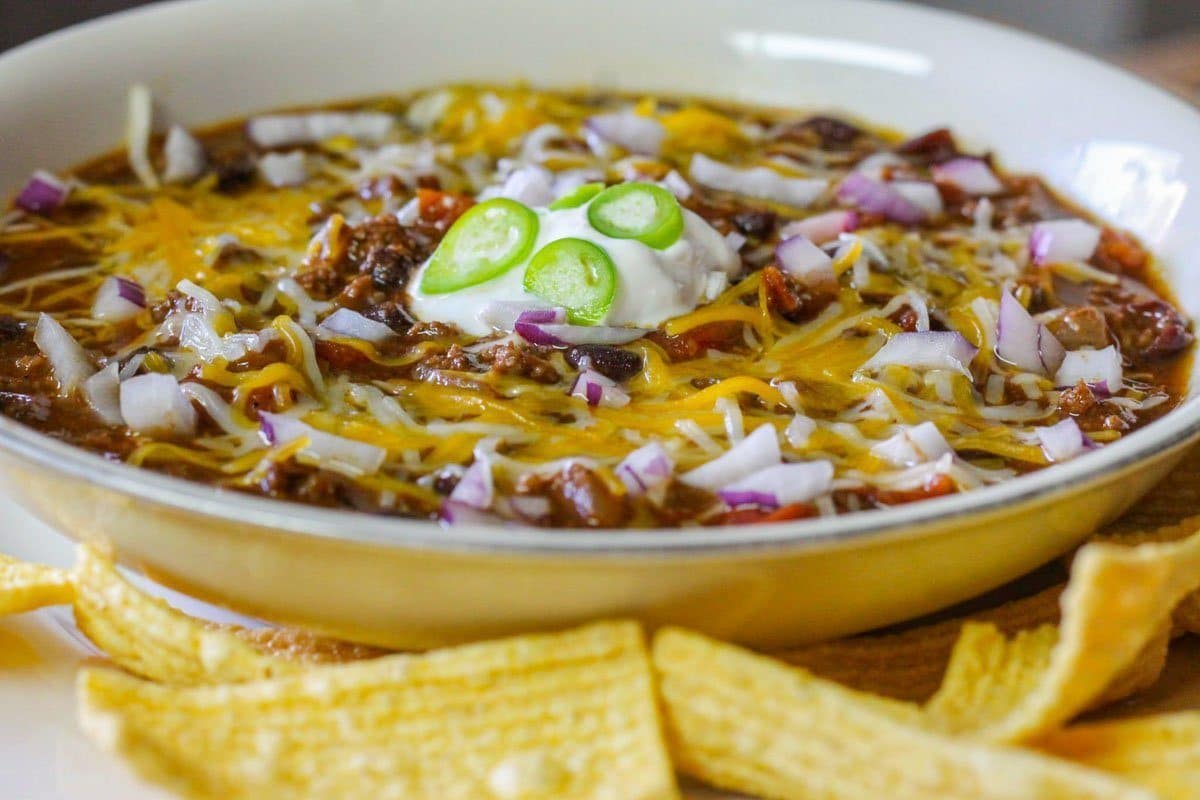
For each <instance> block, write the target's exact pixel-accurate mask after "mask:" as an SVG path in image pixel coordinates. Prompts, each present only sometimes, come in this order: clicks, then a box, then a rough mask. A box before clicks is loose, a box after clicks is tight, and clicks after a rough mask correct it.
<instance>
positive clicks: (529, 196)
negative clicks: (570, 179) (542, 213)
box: [479, 164, 558, 206]
mask: <svg viewBox="0 0 1200 800" xmlns="http://www.w3.org/2000/svg"><path fill="white" fill-rule="evenodd" d="M495 197H507V198H508V199H509V200H516V201H517V202H518V203H524V204H525V205H527V206H548V205H550V204H551V203H553V202H554V199H555V198H556V197H558V194H557V193H556V192H555V189H554V174H553V173H551V172H550V170H548V169H546V168H545V167H538V166H534V165H532V164H531V165H526V166H524V167H518V168H517V169H515V170H513V171H512V172H511V173H509V176H508V177H507V178H505V179H504V183H503V184H501V185H500V186H490V187H488V188H487V189H484V190H483V191H482V192H480V194H479V199H480V200H491V199H492V198H495Z"/></svg>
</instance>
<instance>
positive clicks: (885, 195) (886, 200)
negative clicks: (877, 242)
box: [837, 172, 936, 225]
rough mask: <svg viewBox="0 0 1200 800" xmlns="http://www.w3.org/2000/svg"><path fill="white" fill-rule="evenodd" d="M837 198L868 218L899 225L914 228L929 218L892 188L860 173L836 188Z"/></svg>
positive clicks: (851, 175)
mask: <svg viewBox="0 0 1200 800" xmlns="http://www.w3.org/2000/svg"><path fill="white" fill-rule="evenodd" d="M907 191H911V190H907ZM935 191H936V188H935ZM913 194H914V195H915V194H916V192H913ZM837 196H838V200H840V201H842V202H843V203H849V204H851V205H854V206H857V207H858V208H859V209H861V210H863V211H869V212H871V213H872V214H882V215H883V216H885V217H887V218H888V219H890V220H892V221H894V222H899V223H901V224H903V225H916V224H918V223H920V222H923V221H924V220H925V219H926V218H927V217H928V216H929V213H928V211H927V210H926V209H925V208H924V207H923V206H922V205H920V204H918V203H917V202H915V201H914V200H913V199H912V198H910V197H908V196H907V195H906V194H904V193H903V192H901V191H898V190H897V189H896V184H891V183H884V182H883V181H878V180H875V179H874V178H871V177H869V176H867V175H864V174H863V173H861V172H851V173H850V174H849V175H847V176H846V177H845V178H843V179H842V182H841V184H840V185H839V186H838V191H837Z"/></svg>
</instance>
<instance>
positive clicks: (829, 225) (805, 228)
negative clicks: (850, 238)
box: [779, 209, 858, 245]
mask: <svg viewBox="0 0 1200 800" xmlns="http://www.w3.org/2000/svg"><path fill="white" fill-rule="evenodd" d="M857 228H858V213H857V212H855V211H847V210H844V209H837V210H834V211H826V212H824V213H822V214H816V215H814V216H811V217H805V218H804V219H801V220H796V221H795V222H789V223H788V224H787V225H784V226H783V228H782V229H780V231H779V235H780V237H781V238H783V239H787V238H789V237H792V236H803V237H805V238H806V239H808V240H809V241H811V242H813V243H815V244H819V245H820V244H825V243H826V242H832V241H833V240H834V239H836V238H838V235H839V234H842V233H849V232H850V231H853V230H856V229H857Z"/></svg>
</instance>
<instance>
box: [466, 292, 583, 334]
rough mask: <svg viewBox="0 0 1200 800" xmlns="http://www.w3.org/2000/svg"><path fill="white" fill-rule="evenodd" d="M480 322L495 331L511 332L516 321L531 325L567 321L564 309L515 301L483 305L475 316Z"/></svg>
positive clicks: (499, 301)
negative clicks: (541, 306)
mask: <svg viewBox="0 0 1200 800" xmlns="http://www.w3.org/2000/svg"><path fill="white" fill-rule="evenodd" d="M475 316H476V317H477V318H478V319H479V321H480V322H482V323H483V324H485V325H490V326H491V327H492V328H494V329H495V330H497V331H505V332H507V331H511V330H512V329H513V327H514V326H515V325H516V324H517V320H521V321H522V322H528V323H531V324H559V323H563V322H566V321H567V310H566V309H565V308H538V307H534V306H531V305H530V304H529V303H526V302H520V301H515V300H492V301H491V302H488V303H484V305H483V307H482V308H480V309H479V311H478V313H476V315H475Z"/></svg>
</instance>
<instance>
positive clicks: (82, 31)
mask: <svg viewBox="0 0 1200 800" xmlns="http://www.w3.org/2000/svg"><path fill="white" fill-rule="evenodd" d="M516 79H527V80H530V81H532V82H534V83H536V84H539V85H545V86H562V87H577V86H580V85H592V86H600V87H609V88H624V89H635V90H649V91H659V92H663V93H682V94H694V95H702V96H712V97H717V98H725V99H738V100H746V101H751V102H757V103H769V104H775V105H781V106H789V107H796V108H811V109H833V110H843V111H848V112H851V113H853V114H857V115H861V116H863V117H866V118H868V119H870V120H873V121H876V122H878V123H882V124H886V125H890V126H893V127H897V128H900V129H903V130H908V131H913V132H916V131H920V130H923V129H927V128H931V127H934V126H937V125H942V124H948V125H950V126H951V127H953V129H954V130H955V131H956V132H957V133H958V134H959V135H960V137H961V138H962V139H963V140H964V141H966V142H967V143H969V144H970V145H972V146H976V147H989V148H992V149H994V150H996V151H997V152H998V153H999V154H1000V157H1001V159H1002V161H1003V162H1004V163H1005V164H1006V165H1008V166H1009V167H1011V168H1014V169H1018V170H1029V171H1033V172H1037V173H1040V174H1042V175H1044V176H1045V177H1047V178H1048V179H1049V180H1050V182H1051V183H1052V184H1054V185H1056V186H1058V187H1061V188H1062V189H1064V190H1066V191H1067V193H1068V194H1070V195H1071V196H1073V197H1074V198H1075V199H1077V200H1079V201H1080V202H1082V203H1083V204H1084V205H1086V206H1088V207H1090V208H1091V209H1093V210H1095V211H1096V212H1098V213H1100V214H1101V215H1102V216H1104V217H1105V218H1107V219H1108V220H1111V221H1113V222H1115V223H1116V224H1118V225H1121V226H1124V227H1126V228H1128V229H1131V230H1133V231H1135V232H1136V233H1138V234H1139V235H1141V236H1142V237H1143V239H1144V240H1145V241H1146V242H1147V243H1148V244H1149V245H1150V246H1151V247H1153V248H1154V249H1155V251H1156V252H1157V253H1158V254H1160V255H1161V256H1162V258H1163V259H1164V261H1165V264H1166V265H1167V268H1168V270H1169V279H1170V282H1171V283H1172V285H1173V286H1174V287H1175V289H1176V291H1177V293H1178V295H1179V297H1180V299H1181V301H1182V304H1183V306H1184V307H1185V308H1186V309H1187V310H1188V311H1189V312H1191V313H1193V314H1194V313H1195V312H1196V311H1197V310H1200V282H1198V281H1196V280H1194V279H1188V277H1187V276H1189V275H1190V274H1194V273H1195V272H1196V271H1197V270H1200V114H1197V113H1196V111H1195V110H1194V109H1192V108H1190V107H1188V106H1187V105H1186V104H1184V103H1183V102H1182V101H1180V100H1178V99H1176V98H1174V97H1171V96H1170V95H1168V94H1166V93H1164V92H1162V91H1159V90H1157V89H1154V88H1151V87H1149V86H1147V85H1146V84H1144V83H1142V82H1140V81H1138V80H1136V79H1134V78H1132V77H1130V76H1129V75H1126V74H1124V73H1122V72H1119V71H1117V70H1115V69H1113V68H1112V67H1108V66H1105V65H1103V64H1101V63H1099V62H1096V61H1094V60H1091V59H1089V58H1087V57H1084V56H1081V55H1079V54H1076V53H1073V52H1071V51H1069V50H1065V49H1063V48H1061V47H1058V46H1056V45H1053V44H1050V43H1048V42H1044V41H1041V40H1038V39H1036V38H1033V37H1030V36H1026V35H1022V34H1018V33H1015V32H1013V31H1010V30H1006V29H1004V28H999V27H995V26H992V25H988V24H985V23H981V22H976V21H972V20H969V19H966V18H962V17H958V16H953V15H949V14H946V13H942V12H934V11H929V10H924V9H919V8H915V7H911V6H905V5H898V4H891V3H878V2H866V1H865V0H807V1H804V2H802V1H801V0H753V1H751V2H737V1H736V0H656V1H655V2H653V3H647V2H644V0H609V2H607V3H602V4H600V3H571V2H564V0H508V2H504V3H497V2H494V0H407V2H404V3H385V2H368V1H367V0H361V1H360V2H350V1H349V0H347V1H346V2H334V0H291V1H290V2H288V3H247V2H243V0H204V1H203V2H179V3H168V4H158V5H155V6H152V7H150V8H147V9H145V10H139V11H136V12H131V13H126V14H121V15H118V16H115V17H111V18H107V19H104V20H101V21H99V22H95V23H91V24H88V25H84V26H81V27H78V28H74V29H71V30H68V31H66V32H63V33H59V34H56V35H54V36H50V37H47V38H45V39H42V40H39V41H37V42H35V43H33V44H31V45H28V46H25V47H23V48H19V49H17V50H15V51H13V52H11V53H8V54H6V55H4V56H3V57H0V126H3V127H2V128H0V189H3V190H5V191H7V192H11V191H14V190H15V189H16V188H17V187H18V186H19V184H20V183H21V181H22V180H23V179H24V177H25V176H26V175H27V174H28V173H29V172H30V171H31V170H32V169H34V168H35V167H48V168H64V167H68V166H70V165H71V164H72V163H75V162H77V161H79V160H81V159H83V158H85V157H88V156H91V155H93V154H95V153H97V152H100V151H102V150H105V149H108V148H111V147H112V146H114V145H115V144H116V143H117V141H118V139H119V137H120V131H121V130H122V125H123V113H124V93H125V90H126V88H127V87H128V86H129V85H130V84H132V83H135V82H144V83H147V84H149V86H150V87H151V88H152V90H153V91H154V93H155V96H156V97H157V98H158V99H159V100H160V101H161V105H162V107H163V111H164V112H165V115H166V116H168V117H169V118H171V119H172V120H174V121H179V122H183V123H187V124H199V123H208V122H214V121H218V120H222V119H226V118H230V117H234V116H239V115H244V114H247V113H250V112H254V111H259V110H264V109H269V108H272V107H279V106H288V105H295V104H302V103H312V102H319V101H326V100H329V101H332V100H339V99H346V98H353V97H360V96H365V95H371V94H378V93H387V92H395V91H399V90H404V89H409V88H413V87H421V86H427V85H435V84H439V83H443V82H447V81H464V80H473V81H510V80H516ZM1192 382H1193V386H1192V389H1191V390H1190V393H1191V394H1192V395H1195V393H1196V389H1195V381H1194V378H1193V381H1192ZM1198 432H1200V400H1197V399H1190V400H1189V401H1188V402H1187V403H1185V404H1184V405H1183V406H1182V407H1181V408H1179V409H1177V410H1175V411H1173V412H1172V413H1170V414H1169V415H1167V416H1166V417H1165V418H1163V419H1162V420H1160V421H1158V422H1155V423H1154V424H1152V425H1150V426H1148V427H1147V428H1145V429H1144V430H1141V431H1138V432H1137V433H1135V434H1133V435H1131V436H1129V437H1127V438H1125V439H1123V440H1121V441H1119V442H1117V443H1115V444H1113V445H1111V446H1108V447H1105V448H1103V449H1102V450H1100V451H1098V452H1095V453H1091V454H1088V455H1086V456H1084V457H1082V458H1080V459H1078V460H1076V461H1073V462H1070V463H1068V464H1065V465H1061V466H1055V467H1053V468H1050V469H1047V470H1044V471H1040V472H1037V473H1034V474H1032V475H1028V476H1025V477H1021V478H1018V479H1016V480H1013V481H1011V482H1008V483H1005V484H1002V485H999V486H995V487H991V488H987V489H983V490H980V491H975V492H971V493H967V494H963V495H957V496H952V497H948V498H942V499H937V500H930V501H926V502H921V503H917V504H913V505H909V506H902V507H899V508H894V509H890V510H886V511H878V512H870V513H862V514H855V515H849V516H845V517H840V518H836V519H822V520H814V521H804V522H796V523H784V524H775V525H770V526H747V527H731V528H723V529H709V530H699V531H660V532H637V533H630V532H625V533H622V532H615V531H607V532H606V531H598V532H588V533H581V532H563V531H549V530H519V529H503V530H498V529H491V528H471V527H462V528H454V529H450V530H444V529H441V528H439V527H437V526H435V525H432V524H430V523H423V522H413V521H403V520H391V519H381V518H373V517H367V516H363V515H355V514H348V513H342V512H330V511H325V510H321V509H313V508H307V507H301V506H296V505H291V504H284V503H276V502H273V501H267V500H263V499H260V498H256V497H250V496H244V495H239V494H231V493H221V492H218V491H216V490H213V489H211V488H208V487H205V486H200V485H194V484H187V483H182V482H179V481H176V480H173V479H169V478H165V477H163V476H160V475H156V474H152V473H148V472H142V471H138V470H135V469H132V468H129V467H125V466H121V465H113V464H109V463H106V462H104V461H103V460H102V459H100V458H98V457H96V456H94V455H91V454H88V453H84V452H82V451H78V450H74V449H72V448H69V447H66V446H64V445H61V444H59V443H56V442H52V441H50V440H48V439H47V438H45V437H42V436H40V435H38V434H36V433H34V432H32V431H30V430H28V429H25V428H23V427H21V426H19V425H17V424H15V423H13V422H12V421H10V420H8V419H7V418H0V456H2V460H3V464H4V467H5V469H4V472H5V475H6V477H7V480H8V483H9V485H10V486H11V489H10V491H12V492H13V494H14V496H15V497H16V498H17V499H18V501H19V502H22V503H23V504H25V505H28V506H29V507H30V508H32V509H33V510H35V511H36V512H37V513H39V514H40V515H42V516H43V517H44V518H46V519H47V520H49V521H50V522H52V523H54V524H56V525H58V526H59V527H61V528H62V529H64V530H65V531H67V532H68V533H70V534H71V535H73V536H79V537H84V536H104V537H109V538H111V539H113V540H115V541H116V543H117V544H118V546H119V547H120V549H121V551H122V553H123V554H124V555H125V556H126V557H127V558H129V559H131V560H134V561H137V562H139V563H141V564H143V565H144V566H146V567H147V568H148V569H149V570H151V571H152V572H154V573H155V574H157V575H158V576H159V577H162V578H165V579H166V580H168V581H170V582H172V583H174V584H176V585H178V586H181V587H182V588H185V589H187V590H190V591H192V592H194V593H196V594H200V595H202V596H205V597H208V598H210V599H216V600H218V601H220V602H224V603H227V604H229V605H233V606H235V607H237V608H239V609H241V610H244V611H249V612H251V613H257V614H261V615H264V616H267V617H270V618H273V619H279V620H285V621H293V622H301V623H305V624H308V625H312V626H315V627H318V628H321V629H325V630H329V631H333V632H337V633H341V634H342V635H348V636H351V637H354V638H359V639H363V640H367V641H372V642H378V643H382V644H391V645H399V646H426V645H432V644H439V643H443V642H450V641H459V640H463V639H469V638H474V637H478V636H486V635H495V634H500V633H505V632H509V631H514V630H521V629H528V628H532V627H554V626H559V625H564V624H568V623H573V622H576V621H579V620H583V619H588V618H594V617H598V616H611V615H634V616H638V617H640V618H642V619H644V620H646V621H647V622H649V623H651V624H655V623H661V622H667V621H669V622H674V623H679V624H685V625H690V626H693V627H696V628H700V629H703V630H707V631H710V632H712V633H714V634H717V635H721V636H725V637H729V638H733V639H738V640H741V641H746V642H750V643H754V644H758V645H764V646H777V645H783V644H790V643H794V642H797V641H802V640H810V639H815V638H820V637H825V636H831V635H836V634H843V633H848V632H851V631H857V630H862V629H865V628H868V627H871V626H874V625H879V624H883V623H887V622H892V621H895V620H898V619H903V618H906V617H910V616H913V615H915V614H919V613H922V612H926V611H930V610H933V609H935V608H938V607H940V606H944V605H947V604H949V603H951V602H954V601H956V600H960V599H962V598H964V597H966V596H968V595H970V594H973V593H976V592H979V591H982V590H984V589H987V588H990V587H992V586H995V585H997V584H999V583H1001V582H1003V581H1005V580H1007V579H1010V578H1012V577H1014V576H1016V575H1017V574H1020V573H1021V572H1023V571H1025V570H1027V569H1030V568H1032V567H1034V566H1036V565H1037V564H1039V563H1042V562H1044V561H1046V560H1048V559H1050V558H1052V557H1053V556H1055V555H1056V554H1058V553H1061V552H1062V551H1064V550H1065V549H1067V548H1068V547H1070V546H1071V545H1072V544H1074V543H1075V542H1077V541H1079V540H1080V539H1081V538H1082V537H1083V536H1084V535H1086V534H1087V533H1088V532H1090V531H1091V530H1093V529H1094V528H1095V527H1096V526H1097V525H1098V524H1100V523H1102V522H1103V521H1105V520H1107V519H1110V518H1111V517H1113V516H1114V515H1115V514H1117V513H1119V512H1120V511H1121V510H1123V509H1124V508H1126V507H1127V506H1128V505H1129V504H1130V503H1132V502H1133V501H1134V500H1136V499H1137V498H1138V497H1139V496H1140V495H1141V494H1142V493H1143V492H1145V491H1146V490H1147V488H1149V486H1150V485H1152V483H1153V482H1154V481H1155V480H1157V479H1158V478H1160V477H1161V476H1162V475H1163V474H1164V473H1165V472H1166V471H1167V470H1168V469H1169V468H1170V466H1171V465H1172V464H1173V463H1174V462H1175V461H1176V460H1177V459H1178V457H1179V455H1180V454H1181V452H1182V449H1183V448H1184V446H1185V445H1187V444H1188V443H1189V442H1191V441H1193V440H1194V439H1195V438H1196V437H1197V434H1198Z"/></svg>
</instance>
